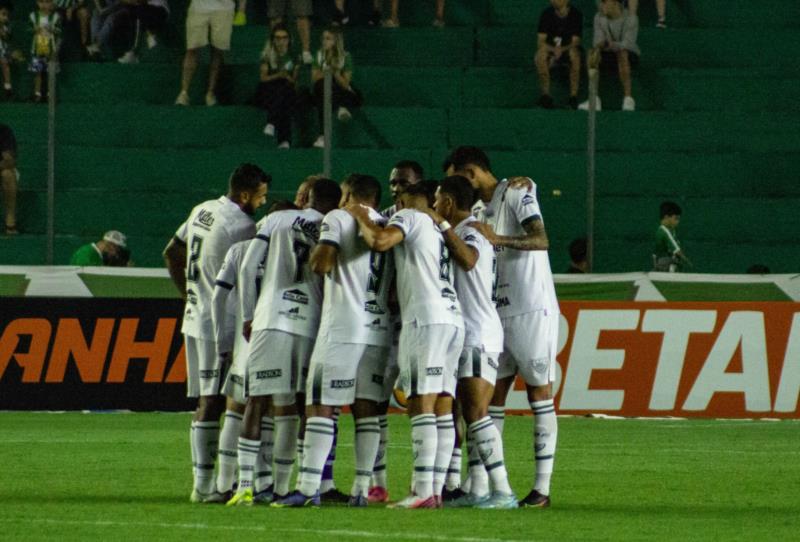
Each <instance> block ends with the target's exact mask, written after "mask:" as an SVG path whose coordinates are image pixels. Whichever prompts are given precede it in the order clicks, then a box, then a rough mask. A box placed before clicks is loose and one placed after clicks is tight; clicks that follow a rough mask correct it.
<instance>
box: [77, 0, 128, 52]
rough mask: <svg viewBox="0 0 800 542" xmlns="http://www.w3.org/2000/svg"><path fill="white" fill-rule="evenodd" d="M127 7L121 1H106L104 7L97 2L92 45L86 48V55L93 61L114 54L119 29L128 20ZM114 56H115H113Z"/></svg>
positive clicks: (93, 15) (92, 25)
mask: <svg viewBox="0 0 800 542" xmlns="http://www.w3.org/2000/svg"><path fill="white" fill-rule="evenodd" d="M127 5H128V4H126V3H125V2H122V1H121V0H106V2H105V4H104V5H102V6H101V5H100V1H99V0H98V2H97V10H96V11H95V12H94V14H92V20H91V29H92V43H91V44H89V45H88V46H87V47H86V55H87V56H88V57H89V58H90V59H92V60H100V59H101V58H102V56H103V53H106V54H110V53H113V43H112V41H113V38H114V36H115V35H117V33H118V30H117V29H118V28H120V27H121V26H123V25H124V24H125V22H126V19H127V11H126V8H127ZM112 56H113V55H112Z"/></svg>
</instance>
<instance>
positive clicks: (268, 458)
mask: <svg viewBox="0 0 800 542" xmlns="http://www.w3.org/2000/svg"><path fill="white" fill-rule="evenodd" d="M274 446H275V422H274V421H273V420H272V417H270V416H264V417H263V418H261V448H260V449H259V452H258V457H256V471H255V481H254V482H253V486H254V488H255V490H256V491H257V492H258V491H264V490H265V489H267V488H268V487H269V486H271V485H272V449H273V448H274Z"/></svg>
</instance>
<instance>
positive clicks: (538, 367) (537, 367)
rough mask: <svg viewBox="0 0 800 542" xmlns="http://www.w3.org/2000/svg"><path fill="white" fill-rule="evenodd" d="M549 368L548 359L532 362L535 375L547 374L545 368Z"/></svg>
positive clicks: (537, 359) (538, 359)
mask: <svg viewBox="0 0 800 542" xmlns="http://www.w3.org/2000/svg"><path fill="white" fill-rule="evenodd" d="M548 367H550V359H549V358H536V359H534V360H533V370H534V371H536V372H537V373H540V374H544V373H546V372H547V368H548Z"/></svg>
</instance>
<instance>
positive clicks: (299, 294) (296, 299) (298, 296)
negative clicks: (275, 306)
mask: <svg viewBox="0 0 800 542" xmlns="http://www.w3.org/2000/svg"><path fill="white" fill-rule="evenodd" d="M283 299H285V300H286V301H291V302H292V303H300V304H302V305H308V295H306V293H305V292H304V291H302V290H287V291H285V292H283Z"/></svg>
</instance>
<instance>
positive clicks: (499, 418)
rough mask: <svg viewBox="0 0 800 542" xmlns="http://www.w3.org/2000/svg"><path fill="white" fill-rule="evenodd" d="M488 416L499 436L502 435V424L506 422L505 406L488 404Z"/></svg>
mask: <svg viewBox="0 0 800 542" xmlns="http://www.w3.org/2000/svg"><path fill="white" fill-rule="evenodd" d="M489 416H491V418H492V421H493V422H494V426H495V427H497V432H498V433H500V437H501V438H502V437H503V426H504V425H505V422H506V407H504V406H490V407H489Z"/></svg>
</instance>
